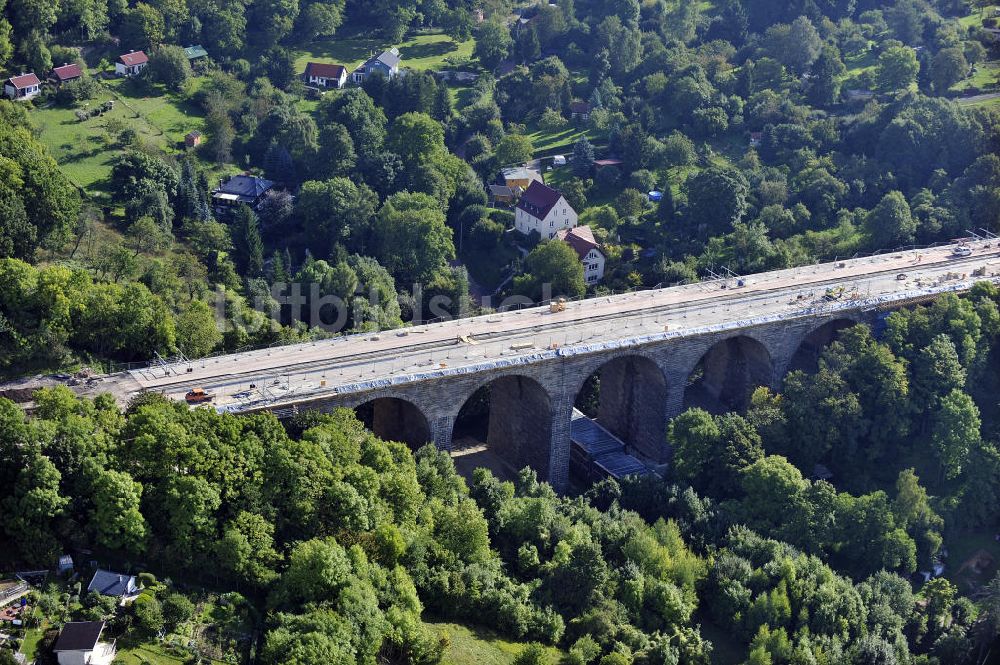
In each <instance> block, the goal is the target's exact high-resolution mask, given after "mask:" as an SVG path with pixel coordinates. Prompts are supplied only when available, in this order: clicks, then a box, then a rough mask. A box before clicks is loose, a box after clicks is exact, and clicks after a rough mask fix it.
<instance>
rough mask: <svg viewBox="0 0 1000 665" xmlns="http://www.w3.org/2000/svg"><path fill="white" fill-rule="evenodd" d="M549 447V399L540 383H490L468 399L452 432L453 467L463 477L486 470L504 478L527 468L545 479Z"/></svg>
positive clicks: (518, 378) (508, 379) (517, 379)
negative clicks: (473, 470)
mask: <svg viewBox="0 0 1000 665" xmlns="http://www.w3.org/2000/svg"><path fill="white" fill-rule="evenodd" d="M551 445H552V399H551V397H550V396H549V393H548V391H547V390H546V389H545V388H544V387H543V386H542V385H541V384H540V383H538V382H537V381H535V380H534V379H531V378H529V377H527V376H522V375H517V374H515V375H509V376H501V377H498V378H496V379H493V380H492V381H490V382H489V383H488V384H486V385H484V386H481V387H480V388H479V389H478V390H476V391H475V392H474V393H473V394H472V395H470V396H469V398H468V399H467V400H466V401H465V403H464V404H463V405H462V408H461V410H460V411H459V413H458V417H457V418H456V419H455V424H454V426H453V429H452V450H453V451H454V454H455V455H456V460H455V463H456V467H458V468H459V470H460V471H461V472H462V473H463V474H465V473H471V470H472V468H474V467H476V466H486V467H488V468H490V470H491V471H493V473H494V475H497V476H499V477H505V478H509V477H511V476H512V475H513V474H516V472H517V470H519V469H522V468H524V467H525V466H529V467H531V468H532V469H534V470H535V471H536V472H537V473H538V477H539V478H540V479H547V478H548V477H549V453H550V448H551ZM466 467H469V468H466Z"/></svg>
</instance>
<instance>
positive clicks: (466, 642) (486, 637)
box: [428, 623, 562, 665]
mask: <svg viewBox="0 0 1000 665" xmlns="http://www.w3.org/2000/svg"><path fill="white" fill-rule="evenodd" d="M428 625H429V626H430V627H431V628H433V629H434V630H436V631H437V632H438V634H439V635H441V636H442V637H443V636H445V635H447V637H448V646H447V647H446V648H445V650H444V657H443V658H442V659H441V665H511V663H513V662H514V659H515V658H517V657H518V655H519V654H520V653H521V651H523V650H524V647H525V645H524V644H522V643H518V642H510V641H508V640H505V639H503V638H501V637H498V636H497V635H496V633H494V632H493V631H490V630H487V629H485V628H469V627H467V626H463V625H461V624H457V623H431V624H428ZM546 651H548V655H549V660H550V661H551V662H553V663H557V662H559V658H560V657H561V655H562V652H560V651H559V650H558V649H554V648H552V647H548V648H547V649H546Z"/></svg>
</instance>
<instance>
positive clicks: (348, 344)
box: [100, 240, 1000, 411]
mask: <svg viewBox="0 0 1000 665" xmlns="http://www.w3.org/2000/svg"><path fill="white" fill-rule="evenodd" d="M969 247H971V254H970V255H968V256H955V255H954V253H953V248H952V247H949V246H943V247H937V248H931V249H922V250H909V251H903V252H893V253H886V254H881V255H877V256H871V257H864V258H858V259H849V260H845V261H837V262H831V263H824V264H817V265H809V266H802V267H798V268H791V269H787V270H779V271H773V272H767V273H760V274H755V275H749V276H747V277H744V278H742V279H737V278H735V277H734V278H727V279H717V280H713V281H709V282H700V283H696V284H689V285H683V286H676V287H669V288H662V289H654V290H648V291H639V292H634V293H628V294H622V295H615V296H604V297H594V298H589V299H586V300H578V301H573V302H569V303H567V304H566V306H565V309H564V310H563V311H551V310H550V308H549V307H531V308H526V309H521V310H516V311H507V312H503V313H496V314H489V315H484V316H478V317H474V318H468V319H458V320H452V321H445V322H441V323H433V324H427V325H421V326H414V327H408V328H402V329H398V330H389V331H383V332H379V333H374V334H372V333H367V334H361V335H349V336H342V337H337V338H332V339H328V340H322V341H316V342H307V343H300V344H293V345H287V346H282V347H274V348H267V349H260V350H255V351H248V352H244V353H237V354H231V355H222V356H217V357H211V358H204V359H199V360H194V361H186V362H181V363H173V364H160V365H158V366H152V367H149V368H147V369H142V370H133V371H130V372H127V373H122V374H117V375H112V376H109V377H107V378H106V379H105V381H103V382H102V384H101V386H100V390H102V391H110V392H112V393H113V394H115V395H116V396H117V397H118V398H119V399H120V400H122V401H124V400H127V399H128V398H129V397H130V396H132V395H134V394H136V393H138V392H142V391H155V392H160V393H163V394H165V395H167V396H169V397H171V398H176V399H182V398H183V396H184V394H185V393H186V392H187V391H188V390H190V389H191V388H193V387H196V386H197V387H201V388H204V389H206V390H207V391H210V392H212V393H214V394H215V396H216V402H215V403H216V405H217V406H219V407H221V408H225V409H229V410H233V411H239V410H248V409H256V408H264V407H266V405H269V404H271V405H281V404H286V405H287V404H293V403H295V402H296V401H299V400H303V399H307V398H308V399H312V398H314V397H315V396H317V395H322V394H324V393H330V394H337V393H338V392H358V391H362V390H365V389H371V387H372V386H377V385H380V384H381V385H388V384H391V383H393V382H406V381H412V380H420V379H421V378H426V377H429V376H432V375H444V374H448V373H453V372H466V371H477V370H476V368H477V367H483V366H485V365H494V366H502V365H505V364H516V363H519V362H534V361H535V360H537V359H538V358H541V357H545V356H551V355H553V354H571V353H578V352H581V353H585V352H589V350H594V349H600V348H608V347H609V346H613V345H615V344H619V343H631V342H629V340H636V339H646V338H650V339H652V338H655V337H661V338H666V337H671V336H684V335H696V334H701V333H703V332H706V331H712V330H722V329H725V328H726V327H727V326H737V327H738V326H751V325H755V322H764V321H774V320H780V319H783V318H787V319H794V318H798V317H806V316H810V315H814V314H816V313H823V312H826V311H831V310H836V309H837V308H838V307H839V308H846V307H858V306H863V307H868V308H871V309H875V308H878V307H885V306H891V305H893V304H894V303H900V302H906V301H914V300H915V299H920V298H925V297H930V296H932V295H933V294H936V293H940V292H944V291H948V290H955V291H960V290H962V289H964V288H968V286H969V284H971V283H972V282H973V281H975V280H977V279H992V280H994V281H1000V277H998V275H1000V242H998V241H996V240H983V241H974V242H970V243H969Z"/></svg>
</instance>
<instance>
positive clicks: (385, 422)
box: [354, 397, 431, 450]
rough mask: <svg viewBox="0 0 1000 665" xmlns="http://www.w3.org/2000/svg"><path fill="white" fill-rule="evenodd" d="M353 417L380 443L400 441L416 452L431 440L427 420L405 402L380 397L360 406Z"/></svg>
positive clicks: (414, 406) (411, 405) (413, 406)
mask: <svg viewBox="0 0 1000 665" xmlns="http://www.w3.org/2000/svg"><path fill="white" fill-rule="evenodd" d="M354 413H355V415H357V417H358V420H360V421H361V422H363V423H364V424H365V427H367V428H368V429H370V430H371V431H372V432H374V433H375V436H377V437H379V438H380V439H385V440H386V441H399V442H400V443H405V444H406V445H408V446H409V447H410V448H412V449H414V450H416V449H417V448H419V447H420V446H422V445H424V444H425V443H429V442H430V440H431V427H430V423H429V422H428V421H427V417H426V416H425V415H424V414H423V412H422V411H421V410H420V408H419V407H418V406H417V405H416V404H414V403H413V402H409V401H407V400H405V399H400V398H398V397H378V398H375V399H372V400H369V401H367V402H364V403H362V404H359V405H358V406H356V407H355V408H354Z"/></svg>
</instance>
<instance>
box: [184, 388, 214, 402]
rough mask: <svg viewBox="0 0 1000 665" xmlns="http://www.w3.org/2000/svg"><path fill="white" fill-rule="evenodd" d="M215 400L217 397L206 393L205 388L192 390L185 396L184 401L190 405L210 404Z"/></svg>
mask: <svg viewBox="0 0 1000 665" xmlns="http://www.w3.org/2000/svg"><path fill="white" fill-rule="evenodd" d="M214 399H215V395H213V394H212V393H209V392H205V389H204V388H192V389H191V390H189V391H188V392H187V394H186V395H184V401H185V402H187V403H188V404H208V403H209V402H211V401H212V400H214Z"/></svg>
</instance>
